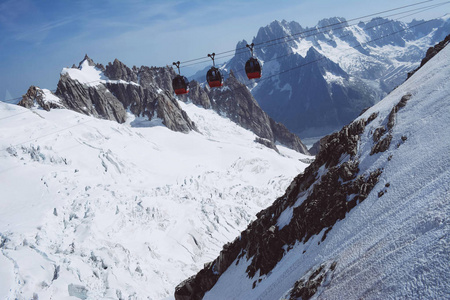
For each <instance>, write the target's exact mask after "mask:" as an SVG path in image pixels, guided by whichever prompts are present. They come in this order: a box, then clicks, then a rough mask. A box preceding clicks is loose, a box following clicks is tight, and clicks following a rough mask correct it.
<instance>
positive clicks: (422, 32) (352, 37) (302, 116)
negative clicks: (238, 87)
mask: <svg viewBox="0 0 450 300" xmlns="http://www.w3.org/2000/svg"><path fill="white" fill-rule="evenodd" d="M449 20H450V19H449V18H446V19H435V20H431V21H417V20H414V21H412V22H410V23H403V22H400V21H395V20H390V19H385V18H375V19H372V20H371V21H369V22H359V23H358V24H355V25H350V24H348V23H347V21H346V20H345V19H344V18H337V17H336V18H329V19H324V20H321V21H320V22H318V24H317V25H316V26H315V27H312V28H308V27H306V28H304V27H302V26H301V25H300V24H299V23H297V22H294V21H292V22H287V21H284V20H283V21H281V22H280V21H274V22H272V23H271V24H269V25H267V26H265V27H261V28H260V29H259V31H258V34H257V35H256V37H255V38H254V39H253V40H252V41H251V42H253V43H254V44H255V45H256V46H255V55H256V56H257V57H258V59H259V60H260V61H261V62H262V64H263V77H262V78H261V79H260V80H259V81H256V83H253V82H249V81H248V79H247V78H246V76H245V73H244V70H243V69H244V67H243V66H244V64H245V61H246V60H247V59H248V58H249V56H250V52H249V51H248V50H245V45H246V44H247V43H251V42H247V41H245V40H243V41H241V42H239V43H238V44H237V46H236V52H235V56H234V57H233V58H232V59H230V60H229V61H228V62H226V63H225V64H224V65H223V66H222V70H223V71H224V73H227V72H229V70H233V71H234V73H235V76H236V77H237V78H238V79H239V80H241V81H242V82H244V83H245V84H246V85H248V86H249V87H250V88H251V90H252V94H253V96H254V97H255V99H256V100H257V101H258V103H259V104H260V106H261V108H262V109H263V110H264V111H265V112H267V113H268V115H269V116H270V117H272V118H273V119H274V120H275V121H277V122H281V123H283V124H284V125H286V127H287V128H288V129H289V130H291V131H293V132H294V133H296V134H298V135H299V136H300V137H301V138H304V137H313V136H323V135H325V134H328V133H330V132H332V131H334V130H336V129H338V128H340V127H342V126H343V125H345V124H347V123H348V122H350V121H351V120H353V119H354V118H355V117H356V116H358V115H359V114H360V113H361V111H362V110H363V109H364V108H367V107H369V106H371V105H373V104H374V103H376V102H377V101H379V100H381V99H382V98H383V97H384V96H386V95H387V93H389V92H391V91H392V90H393V89H394V88H395V87H396V86H398V85H399V84H401V83H402V82H403V81H404V80H405V79H406V74H407V73H408V72H410V71H412V70H413V69H414V68H416V67H417V66H418V63H419V62H420V59H421V58H422V57H423V56H424V55H425V52H426V50H427V49H428V47H430V46H432V45H434V44H435V43H437V42H438V41H440V40H442V39H443V38H444V37H445V36H446V35H447V34H448V33H449V32H450V21H449ZM268 41H271V42H268ZM191 78H192V79H196V80H200V82H203V81H204V80H205V79H204V72H203V71H202V72H200V73H198V74H196V75H194V76H192V77H191Z"/></svg>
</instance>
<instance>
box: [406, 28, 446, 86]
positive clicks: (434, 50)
mask: <svg viewBox="0 0 450 300" xmlns="http://www.w3.org/2000/svg"><path fill="white" fill-rule="evenodd" d="M449 43H450V34H449V35H447V36H446V37H445V39H444V40H443V41H441V42H439V43H438V44H436V45H435V46H434V47H430V48H428V50H427V53H426V55H425V57H424V58H423V59H422V61H421V62H420V66H419V67H418V68H417V69H415V70H414V71H412V72H409V73H408V78H409V77H411V76H412V75H413V74H414V73H416V72H417V70H419V69H420V68H422V67H423V65H425V64H426V63H427V62H428V61H429V60H430V59H432V58H433V57H434V56H435V55H436V54H438V53H439V51H441V50H442V49H444V47H445V46H447V45H448V44H449Z"/></svg>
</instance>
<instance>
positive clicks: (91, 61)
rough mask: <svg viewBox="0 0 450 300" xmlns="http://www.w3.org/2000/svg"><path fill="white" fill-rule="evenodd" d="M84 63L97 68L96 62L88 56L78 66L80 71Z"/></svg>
mask: <svg viewBox="0 0 450 300" xmlns="http://www.w3.org/2000/svg"><path fill="white" fill-rule="evenodd" d="M84 61H87V62H88V64H89V65H90V66H93V67H95V63H94V61H93V60H92V59H91V58H90V57H89V56H88V55H87V54H86V55H85V56H84V58H83V60H82V61H80V63H79V64H78V69H81V65H82V64H83V62H84Z"/></svg>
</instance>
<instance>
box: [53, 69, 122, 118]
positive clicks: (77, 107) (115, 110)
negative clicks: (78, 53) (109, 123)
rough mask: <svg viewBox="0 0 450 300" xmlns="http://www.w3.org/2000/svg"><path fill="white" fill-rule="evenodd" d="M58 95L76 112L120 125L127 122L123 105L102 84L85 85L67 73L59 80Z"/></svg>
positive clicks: (64, 103)
mask: <svg viewBox="0 0 450 300" xmlns="http://www.w3.org/2000/svg"><path fill="white" fill-rule="evenodd" d="M56 95H57V96H58V97H60V98H61V100H62V103H63V105H64V106H65V107H66V108H68V109H71V110H74V111H76V112H79V113H83V114H86V115H91V116H94V117H97V118H103V119H108V120H115V121H117V122H119V123H123V122H125V120H126V111H125V108H124V106H123V104H122V103H121V102H120V101H119V100H118V99H117V98H116V97H115V96H114V95H113V94H112V93H111V92H110V91H109V90H108V89H107V88H106V87H105V86H104V85H102V84H99V85H96V86H87V85H83V84H80V83H79V82H78V81H76V80H73V79H72V78H70V76H69V75H68V74H67V73H66V74H62V75H61V77H60V79H59V82H58V88H57V89H56Z"/></svg>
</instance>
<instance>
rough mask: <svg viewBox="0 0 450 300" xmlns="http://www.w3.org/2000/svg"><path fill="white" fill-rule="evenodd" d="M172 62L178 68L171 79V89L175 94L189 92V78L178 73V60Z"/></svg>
mask: <svg viewBox="0 0 450 300" xmlns="http://www.w3.org/2000/svg"><path fill="white" fill-rule="evenodd" d="M172 64H173V65H174V66H176V67H177V68H178V75H177V76H175V78H174V79H173V80H172V88H173V91H174V92H175V94H177V95H184V94H187V93H188V92H189V80H188V79H187V78H186V77H184V76H181V74H180V61H177V62H173V63H172Z"/></svg>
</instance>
